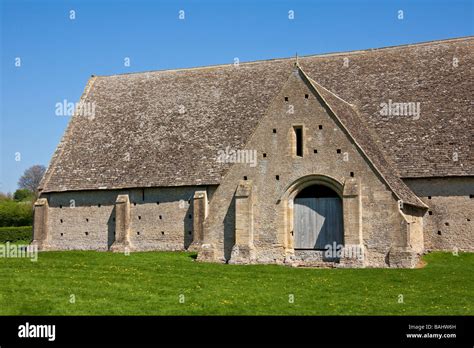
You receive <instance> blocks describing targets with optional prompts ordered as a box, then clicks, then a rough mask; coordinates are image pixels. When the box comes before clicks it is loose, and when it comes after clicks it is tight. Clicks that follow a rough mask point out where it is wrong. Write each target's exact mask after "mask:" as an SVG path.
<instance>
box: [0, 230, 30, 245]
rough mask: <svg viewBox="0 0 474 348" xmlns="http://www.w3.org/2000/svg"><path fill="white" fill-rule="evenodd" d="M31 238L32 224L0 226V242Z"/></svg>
mask: <svg viewBox="0 0 474 348" xmlns="http://www.w3.org/2000/svg"><path fill="white" fill-rule="evenodd" d="M19 240H28V241H31V240H33V226H21V227H0V243H6V242H16V241H19Z"/></svg>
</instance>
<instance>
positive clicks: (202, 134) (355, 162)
mask: <svg viewBox="0 0 474 348" xmlns="http://www.w3.org/2000/svg"><path fill="white" fill-rule="evenodd" d="M473 60H474V38H473V37H468V38H460V39H452V40H444V41H434V42H428V43H421V44H413V45H405V46H397V47H387V48H381V49H371V50H363V51H354V52H345V53H335V54H324V55H314V56H305V57H299V58H288V59H274V60H265V61H257V62H249V63H241V64H230V65H220V66H210V67H202V68H191V69H179V70H167V71H151V72H143V73H131V74H122V75H113V76H92V77H91V78H90V80H89V81H88V83H87V86H86V88H85V91H84V93H83V95H82V97H81V100H80V102H79V103H78V104H79V107H78V108H77V109H76V113H75V114H74V116H73V117H72V118H71V120H70V122H69V125H68V127H67V130H66V131H65V134H64V136H63V138H62V140H61V142H60V143H59V145H58V147H57V149H56V151H55V153H54V155H53V157H52V159H51V163H50V165H49V168H48V170H47V172H46V174H45V176H44V178H43V181H42V183H41V185H40V196H39V199H38V200H37V202H36V203H35V217H34V243H36V244H37V245H38V246H39V247H40V249H42V250H71V249H80V250H102V251H107V250H111V251H122V252H123V251H127V250H130V251H148V250H192V251H197V253H198V260H202V261H210V262H228V263H242V264H248V263H281V264H289V265H311V266H337V267H414V266H415V265H416V263H417V261H418V258H419V256H420V255H421V254H422V253H424V252H426V251H430V250H449V251H473V250H474V232H473V230H474V229H473V222H472V221H471V219H472V218H473V217H474V216H473V215H474V214H473V212H474V199H473V198H474V176H473V175H474V160H473V156H472V145H473V134H474V132H473V124H474V122H473V121H474V120H473V104H472V96H473V95H474V87H473V80H472V69H473ZM91 106H92V107H91ZM84 110H89V111H90V110H93V112H81V111H84Z"/></svg>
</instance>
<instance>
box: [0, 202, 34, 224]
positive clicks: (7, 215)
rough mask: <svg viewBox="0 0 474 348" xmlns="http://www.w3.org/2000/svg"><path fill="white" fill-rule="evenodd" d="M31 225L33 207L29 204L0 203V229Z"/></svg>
mask: <svg viewBox="0 0 474 348" xmlns="http://www.w3.org/2000/svg"><path fill="white" fill-rule="evenodd" d="M32 224H33V205H32V203H31V202H15V201H11V200H4V201H0V227H4V226H29V225H32Z"/></svg>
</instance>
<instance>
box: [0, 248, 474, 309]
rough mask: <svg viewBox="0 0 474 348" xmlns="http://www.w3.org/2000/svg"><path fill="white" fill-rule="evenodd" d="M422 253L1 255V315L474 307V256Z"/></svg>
mask: <svg viewBox="0 0 474 348" xmlns="http://www.w3.org/2000/svg"><path fill="white" fill-rule="evenodd" d="M424 259H425V261H426V262H427V266H426V267H425V268H420V269H310V268H307V269H303V268H290V267H284V266H277V265H247V266H236V265H224V264H209V263H201V262H196V261H194V259H193V254H190V253H178V252H176V253H173V252H143V253H138V252H137V253H132V254H131V255H130V256H126V255H124V254H118V253H104V252H94V251H65V252H44V253H40V255H39V257H38V261H37V262H31V261H30V260H29V259H13V258H0V280H1V281H0V315H341V314H342V315H473V314H474V309H473V303H474V294H473V276H472V275H473V273H472V270H473V269H474V254H473V253H459V256H454V255H453V254H451V253H439V252H438V253H432V254H429V255H427V256H425V258H424ZM290 294H293V295H294V303H289V295H290ZM71 295H74V296H75V303H70V299H71ZM180 295H184V299H185V302H184V303H180V302H179V298H180ZM399 295H403V302H404V303H399V302H398V300H399Z"/></svg>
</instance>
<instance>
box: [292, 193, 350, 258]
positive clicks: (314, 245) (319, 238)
mask: <svg viewBox="0 0 474 348" xmlns="http://www.w3.org/2000/svg"><path fill="white" fill-rule="evenodd" d="M333 242H336V244H342V242H343V225H342V204H341V199H340V198H337V197H322V198H295V200H294V247H295V249H326V245H328V244H330V245H332V244H333Z"/></svg>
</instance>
